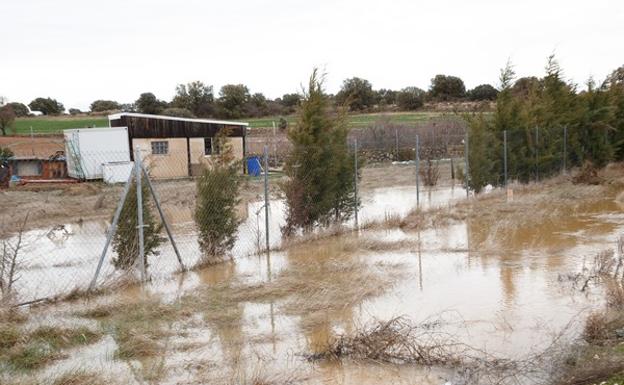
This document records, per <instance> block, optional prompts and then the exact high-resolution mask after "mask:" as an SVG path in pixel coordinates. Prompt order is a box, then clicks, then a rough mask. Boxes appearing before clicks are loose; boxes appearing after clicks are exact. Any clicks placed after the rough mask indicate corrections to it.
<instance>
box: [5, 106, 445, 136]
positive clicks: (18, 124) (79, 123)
mask: <svg viewBox="0 0 624 385" xmlns="http://www.w3.org/2000/svg"><path fill="white" fill-rule="evenodd" d="M440 115H442V113H439V112H399V113H385V114H380V113H376V114H357V115H350V116H349V125H350V126H351V127H356V128H360V127H366V126H370V125H371V124H372V123H374V122H375V121H378V120H381V119H384V120H385V119H387V120H388V121H390V122H392V123H402V124H415V123H419V122H424V121H427V120H429V119H431V118H434V117H437V116H440ZM279 118H280V117H279V116H271V117H264V118H251V119H239V120H240V121H243V122H248V123H249V127H251V128H261V127H273V122H275V124H276V125H277V124H278V123H279ZM295 119H296V118H295V116H294V115H291V116H287V117H286V120H287V121H288V123H289V124H290V125H292V124H294V123H295ZM107 126H108V119H107V118H106V117H101V116H94V117H78V118H73V117H36V118H21V119H17V120H16V121H15V123H14V129H15V132H16V133H17V134H18V135H29V134H30V132H31V128H32V132H33V133H34V134H54V133H60V132H61V131H62V130H65V129H68V128H85V127H107Z"/></svg>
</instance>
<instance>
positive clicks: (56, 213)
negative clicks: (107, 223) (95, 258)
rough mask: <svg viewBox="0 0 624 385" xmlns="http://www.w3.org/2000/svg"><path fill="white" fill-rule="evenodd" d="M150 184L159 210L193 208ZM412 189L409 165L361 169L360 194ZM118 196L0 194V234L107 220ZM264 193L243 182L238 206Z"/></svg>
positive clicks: (114, 192)
mask: <svg viewBox="0 0 624 385" xmlns="http://www.w3.org/2000/svg"><path fill="white" fill-rule="evenodd" d="M439 170H440V180H439V185H448V184H450V183H451V179H450V165H449V163H443V162H442V163H440V166H439ZM281 178H283V174H280V173H276V174H274V175H270V181H269V184H270V191H271V195H272V196H279V191H280V190H279V181H280V180H281ZM154 184H155V187H156V190H157V192H158V194H159V197H160V200H161V202H162V205H163V207H165V208H167V207H172V208H174V209H175V207H186V208H193V207H194V200H195V181H194V180H192V179H180V180H170V181H155V183H154ZM414 184H415V167H414V165H413V164H405V165H391V164H377V165H370V166H367V167H364V168H363V169H362V179H361V181H360V184H359V188H360V189H361V191H362V193H363V194H365V193H366V192H367V191H370V190H372V189H376V188H383V187H392V186H407V185H414ZM423 188H424V187H423ZM121 192H122V187H121V186H120V185H108V184H105V183H102V182H85V183H78V184H45V185H35V184H32V185H25V186H17V187H13V188H10V189H5V190H0V218H1V219H2V220H1V221H0V234H3V233H7V232H13V231H15V229H16V228H17V227H18V226H19V224H20V223H22V222H23V220H24V217H25V216H26V215H27V214H28V222H27V224H26V230H28V229H34V228H39V227H48V226H55V225H60V224H64V223H70V222H79V221H88V220H99V219H104V220H110V219H111V218H112V216H113V214H114V211H115V208H116V205H117V202H118V199H119V196H120V195H121ZM263 194H264V184H263V179H262V178H249V177H246V178H245V182H244V183H243V185H242V187H241V204H246V203H248V202H253V201H258V200H261V199H263Z"/></svg>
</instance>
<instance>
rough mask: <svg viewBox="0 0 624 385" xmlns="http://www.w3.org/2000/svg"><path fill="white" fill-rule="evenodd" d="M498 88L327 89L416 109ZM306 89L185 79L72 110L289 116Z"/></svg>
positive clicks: (49, 109) (346, 100)
mask: <svg viewBox="0 0 624 385" xmlns="http://www.w3.org/2000/svg"><path fill="white" fill-rule="evenodd" d="M497 93H498V91H497V90H496V89H495V88H494V87H493V86H491V85H489V84H482V85H479V86H477V87H475V88H474V89H472V90H468V91H466V87H465V86H464V82H463V80H461V79H460V78H458V77H456V76H448V75H436V76H435V77H434V78H433V79H431V85H430V87H429V90H428V91H424V90H422V89H420V88H418V87H414V86H410V87H405V88H403V89H400V90H391V89H385V88H382V89H379V90H375V89H373V86H372V84H371V83H370V82H369V81H368V80H366V79H362V78H359V77H353V78H350V79H346V80H344V82H343V84H342V87H341V89H340V91H339V92H338V93H337V94H336V95H327V97H328V103H329V104H330V105H334V106H336V105H339V106H347V107H348V110H349V111H352V112H366V111H414V110H418V109H419V108H422V107H423V105H424V103H425V102H445V101H465V100H470V101H488V100H494V99H496V95H497ZM301 99H302V95H301V94H298V93H289V94H284V95H283V96H282V97H279V98H276V99H269V98H267V97H266V96H265V95H264V94H262V93H260V92H256V93H252V92H251V91H250V90H249V88H248V87H247V86H246V85H244V84H226V85H224V86H223V87H221V88H220V90H219V92H218V94H215V92H214V90H213V87H212V86H211V85H207V84H205V83H203V82H201V81H194V82H190V83H188V84H179V85H178V86H177V87H176V89H175V96H174V97H173V99H172V100H171V101H166V100H161V99H159V98H157V97H156V95H154V93H152V92H144V93H142V94H141V95H139V97H138V99H137V100H135V101H134V102H133V103H120V102H117V101H114V100H105V99H98V100H95V101H93V103H91V105H90V108H89V111H85V112H83V111H81V110H79V109H77V108H70V109H69V110H67V112H68V113H69V114H71V115H78V114H82V113H96V114H97V113H107V112H111V111H124V112H140V113H146V114H164V115H170V116H179V117H189V118H193V117H198V118H221V119H240V118H249V117H262V116H280V115H282V116H284V115H291V114H293V113H294V112H295V110H296V109H297V107H298V106H299V104H300V103H301ZM6 105H7V106H10V108H11V109H12V111H13V113H14V114H15V117H17V118H19V117H25V116H29V115H30V114H31V113H33V112H34V111H37V112H39V113H41V114H43V115H59V114H63V113H65V107H64V106H63V104H62V103H60V102H59V101H57V100H56V99H53V98H50V97H46V98H43V97H39V98H36V99H34V100H33V101H31V102H30V103H29V104H28V105H25V104H22V103H17V102H14V103H8V104H6Z"/></svg>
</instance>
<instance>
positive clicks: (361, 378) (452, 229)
mask: <svg viewBox="0 0 624 385" xmlns="http://www.w3.org/2000/svg"><path fill="white" fill-rule="evenodd" d="M413 193H414V191H413V189H408V188H389V189H380V190H375V191H373V192H372V193H371V194H370V195H367V196H365V197H363V208H362V211H361V218H362V219H365V220H375V219H382V218H383V217H384V216H385V215H386V214H387V213H389V212H395V213H397V214H405V213H406V212H407V211H408V210H409V209H411V208H413V205H414V203H415V194H413ZM462 196H465V191H463V190H461V189H455V190H451V189H443V190H439V191H433V192H432V194H431V198H427V197H426V195H425V198H424V199H423V197H422V196H421V204H423V205H430V206H431V207H433V206H435V205H445V204H448V203H449V201H451V200H454V199H461V197H462ZM261 208H262V204H261V203H254V204H251V205H250V206H249V208H248V209H249V213H255V212H263V210H261ZM281 208H282V207H281V203H280V202H278V201H275V202H271V212H272V214H273V216H272V218H273V220H272V222H271V233H270V236H271V239H272V240H273V242H279V223H280V220H281V219H279V218H280V217H279V214H278V213H279V212H281ZM259 216H260V215H258V217H259ZM275 217H277V218H278V219H275ZM257 220H259V223H263V222H264V218H263V217H262V218H260V219H258V218H256V216H255V214H250V215H249V216H248V218H247V220H246V222H245V223H244V224H243V225H242V226H248V227H253V226H254V225H255V223H257V222H256V221H257ZM176 226H177V227H182V226H184V224H180V223H176ZM242 228H244V227H242ZM82 229H84V231H82ZM104 230H105V224H96V223H90V224H83V227H81V228H78V229H73V234H72V235H71V236H69V237H68V238H67V239H66V240H65V243H64V244H63V245H57V244H54V243H52V244H50V242H51V241H50V240H49V238H47V237H42V236H41V235H40V234H39V235H38V237H39V238H38V239H39V240H40V241H41V242H42V245H46V246H45V247H47V248H46V249H45V251H44V252H42V255H47V256H48V258H49V259H53V258H56V256H63V255H64V254H63V250H64V249H72V248H75V247H78V246H77V245H82V246H81V247H84V245H86V244H89V243H90V244H91V247H93V248H99V245H100V244H101V242H103V241H102V239H103V238H101V237H100V238H98V239H96V240H95V239H92V237H93V236H92V235H91V234H92V233H93V232H97V231H101V232H102V234H103V232H104ZM623 230H624V211H623V210H622V207H621V206H619V205H618V204H617V203H616V202H615V199H614V197H613V196H607V197H604V198H602V199H599V200H595V201H592V202H591V203H588V204H587V205H585V206H584V207H582V210H577V212H575V213H574V215H570V216H569V217H565V216H563V217H557V218H556V219H552V220H548V221H542V222H540V223H538V224H537V225H531V226H524V225H523V224H519V225H518V226H516V227H515V228H514V227H513V226H511V227H510V226H507V227H504V228H501V227H500V224H499V223H498V222H496V223H492V222H488V221H487V220H485V219H480V218H476V219H471V220H468V221H465V222H457V223H455V224H453V225H451V226H448V227H444V228H440V229H428V230H424V231H420V232H404V231H402V230H398V229H392V230H366V231H361V232H360V233H359V234H353V233H350V234H345V235H342V236H338V237H332V238H329V239H324V240H319V241H315V242H312V243H306V244H302V245H295V246H292V247H290V248H288V249H287V250H284V251H279V252H272V253H270V255H267V254H264V253H263V254H260V255H250V256H248V257H241V258H238V259H236V261H235V262H233V263H224V264H220V265H216V266H213V267H208V268H205V269H203V270H199V271H195V272H191V273H187V274H184V275H177V276H175V277H173V278H171V276H170V275H169V276H166V275H165V274H160V275H158V276H155V277H156V279H154V281H153V282H151V283H150V284H149V285H146V286H144V287H143V288H134V289H130V290H127V291H125V292H122V293H119V294H116V295H115V296H116V297H117V298H126V299H128V298H129V299H134V300H136V299H137V298H142V297H143V296H156V297H159V298H162V299H163V300H164V301H169V302H171V301H175V300H176V298H179V297H180V296H183V295H185V294H189V293H191V294H192V293H198V292H199V290H201V289H202V288H205V287H213V286H215V285H223V284H228V283H231V284H233V285H234V284H240V283H244V284H248V285H261V284H268V283H271V282H273V281H275V280H278V281H279V280H280V277H282V276H283V275H284V274H287V273H288V272H289V271H291V270H293V269H295V268H296V267H297V266H299V267H300V266H302V265H304V266H305V265H306V264H307V265H309V266H324V265H326V266H327V267H328V269H331V266H333V265H332V264H334V263H335V262H336V261H342V262H345V261H346V262H350V263H354V264H365V265H366V266H368V267H370V269H371V270H374V269H376V267H377V266H380V264H382V265H383V264H385V265H391V266H397V267H398V268H399V270H400V272H401V274H400V275H397V276H396V278H393V279H392V284H390V285H387V289H386V290H385V291H383V292H382V293H379V294H377V295H370V296H366V297H364V298H361V299H359V300H356V301H351V302H349V303H345V304H344V305H343V306H338V307H332V308H330V309H315V310H309V311H308V310H306V309H305V308H302V309H300V310H299V311H297V309H295V310H293V309H292V306H290V307H289V303H292V302H293V301H295V303H296V302H297V301H302V303H303V301H305V300H308V299H309V298H308V297H309V296H310V295H311V293H309V292H299V291H293V292H292V293H291V294H290V297H289V298H276V299H274V300H269V301H267V300H262V301H260V300H258V301H254V300H249V301H241V302H239V303H236V304H233V305H232V306H234V307H235V310H236V312H235V314H236V319H235V320H234V321H233V322H231V323H227V324H223V323H216V322H202V321H201V319H202V317H201V316H199V320H200V321H198V322H196V323H194V324H193V325H191V326H188V327H186V328H185V329H184V335H183V336H178V337H175V338H174V339H175V341H173V342H172V343H171V345H172V346H174V345H175V343H176V342H178V343H184V342H193V343H194V344H195V345H194V346H193V347H192V348H190V349H184V350H180V349H178V350H176V349H174V348H171V349H170V350H169V351H168V352H167V353H166V354H165V355H163V356H158V357H152V358H150V359H145V360H135V361H128V362H124V361H119V360H116V359H115V358H114V351H115V349H116V343H115V341H114V339H113V338H111V337H107V338H105V339H104V340H102V341H101V342H100V343H98V344H96V345H93V346H90V347H87V348H85V349H81V350H77V351H75V352H74V353H72V355H71V357H70V358H69V359H67V360H65V361H62V362H60V363H59V364H58V365H57V366H54V367H53V368H50V369H48V371H52V370H55V371H57V372H58V371H60V370H62V368H76V367H83V366H86V367H88V368H95V369H97V370H100V371H102V372H103V373H109V374H111V373H114V375H115V376H116V377H117V376H120V377H118V378H126V381H127V382H128V383H142V382H144V381H145V380H146V379H147V378H148V377H149V375H150V373H152V372H153V371H154V370H155V368H164V370H165V373H164V374H163V375H162V377H161V378H160V379H159V381H158V383H167V384H182V383H205V382H211V383H235V382H236V381H238V382H239V383H251V380H250V379H251V378H253V377H254V376H256V375H260V376H261V378H268V379H272V378H274V379H276V380H278V381H279V379H282V380H283V379H285V378H286V379H293V380H294V381H295V382H299V381H302V382H306V383H312V384H375V383H396V384H403V383H405V384H407V383H412V384H413V383H418V384H440V385H441V384H445V383H447V381H450V382H451V383H455V382H454V381H455V380H456V378H457V373H455V372H454V371H453V370H450V369H448V368H447V369H445V368H433V367H422V366H417V365H398V366H397V365H383V364H379V363H366V362H360V363H356V362H351V361H348V360H347V361H344V362H308V361H306V360H305V359H304V358H303V357H302V354H305V353H313V352H317V351H318V350H319V349H321V348H322V347H323V346H325V344H326V342H327V341H328V340H331V339H332V338H333V337H336V336H338V335H340V334H343V333H347V334H348V333H352V332H354V331H356V330H358V329H360V328H361V327H363V326H364V325H369V324H371V323H372V322H374V321H375V320H388V319H391V318H393V317H397V316H404V317H406V318H407V319H410V320H412V321H413V322H414V323H420V322H431V321H432V320H435V321H438V322H437V323H436V324H437V325H438V327H439V328H440V330H441V331H443V332H445V333H449V334H450V335H452V336H453V338H455V339H457V340H458V341H460V342H462V343H465V344H468V345H470V346H471V347H474V348H475V349H479V350H483V351H486V352H487V353H488V354H491V355H493V356H496V357H500V358H517V359H520V358H524V357H526V356H529V355H531V354H535V353H537V352H540V351H542V350H543V349H545V348H547V347H548V346H549V345H550V343H551V342H552V341H553V336H554V335H556V334H557V333H559V332H561V331H562V330H564V329H566V328H571V331H572V332H578V328H579V327H580V326H581V325H582V324H581V322H580V320H582V319H583V318H584V317H585V316H586V315H587V314H588V312H590V311H591V310H592V309H594V308H596V307H599V306H601V305H602V302H601V300H600V298H601V296H600V295H599V293H588V294H580V293H578V291H575V290H573V289H571V288H570V287H569V285H566V283H565V282H563V283H562V282H561V279H560V277H561V276H562V275H565V274H566V273H574V272H578V271H579V270H580V269H581V267H582V266H583V265H584V264H585V263H586V262H587V261H589V260H590V259H591V258H592V257H593V256H594V255H595V254H596V252H598V251H600V250H603V249H605V248H613V247H614V245H615V243H616V239H617V237H618V236H619V235H620V234H621V233H622V231H623ZM82 234H86V235H84V236H83V235H82ZM35 235H36V233H33V234H29V237H30V236H35ZM187 236H188V237H189V238H188V239H189V240H186V241H184V240H181V241H179V242H180V244H181V245H182V246H181V249H183V255H185V253H186V252H187V250H191V247H192V246H191V245H190V244H191V243H194V242H193V241H192V234H190V233H189V235H187ZM262 236H263V235H262ZM46 239H48V240H46ZM179 239H184V238H182V237H181V238H179ZM358 239H360V240H366V241H367V242H379V244H381V245H383V244H386V245H388V247H387V248H386V249H387V250H386V251H378V250H384V247H378V248H375V249H370V250H362V249H358V248H349V247H345V244H349V243H350V242H357V241H358ZM72 242H73V243H72ZM241 242H243V240H242V238H241V239H239V243H238V244H237V247H239V248H241V249H240V250H245V247H248V246H247V243H251V244H252V245H253V243H254V240H253V239H248V240H247V241H246V243H241ZM399 242H406V243H405V246H404V247H399V248H396V247H391V246H392V245H393V244H397V243H399ZM70 245H73V246H70ZM42 247H43V246H42ZM252 250H253V249H250V251H249V253H248V254H253V252H252ZM169 252H170V251H169ZM164 255H165V254H164V253H163V256H164ZM169 258H170V259H171V260H174V258H171V255H169ZM59 259H60V260H61V261H63V263H62V264H61V265H60V266H55V264H54V263H53V262H48V264H47V265H43V264H42V262H41V261H39V262H38V263H37V264H33V265H31V266H30V269H31V270H37V269H49V268H52V269H56V270H54V271H55V272H56V276H57V277H58V279H64V278H63V275H64V274H67V273H68V272H71V273H72V274H73V276H72V277H73V279H78V278H77V277H82V278H81V279H86V280H87V281H88V279H90V274H91V272H92V270H93V266H94V265H93V263H94V261H95V260H96V259H97V257H95V258H94V259H92V260H90V261H85V262H84V263H83V264H84V267H80V268H77V267H76V266H72V265H67V266H66V263H67V261H66V259H63V258H61V257H59ZM81 266H82V265H81ZM163 266H168V268H169V269H170V271H171V270H173V269H174V268H175V263H170V264H164V263H161V264H156V263H154V266H153V267H152V269H154V268H156V267H158V268H160V269H165V268H164V267H163ZM64 269H67V270H64ZM82 269H84V272H83V273H84V277H83V276H82V275H81V274H83V273H81V271H82ZM27 274H28V273H25V276H27ZM298 274H300V278H301V280H303V281H305V280H312V279H316V278H318V277H317V276H314V275H312V272H310V273H309V274H310V275H309V276H306V272H305V269H304V270H303V272H302V271H298ZM381 274H383V273H381ZM351 277H352V276H351V275H348V276H345V277H344V280H341V277H340V276H338V277H336V280H337V282H338V283H337V284H338V285H344V290H345V292H346V291H349V290H350V289H352V287H351V286H352V282H350V281H349V279H350V278H351ZM58 287H59V288H62V285H60V284H59V286H58ZM70 319H71V320H74V318H72V317H70ZM233 380H234V381H233Z"/></svg>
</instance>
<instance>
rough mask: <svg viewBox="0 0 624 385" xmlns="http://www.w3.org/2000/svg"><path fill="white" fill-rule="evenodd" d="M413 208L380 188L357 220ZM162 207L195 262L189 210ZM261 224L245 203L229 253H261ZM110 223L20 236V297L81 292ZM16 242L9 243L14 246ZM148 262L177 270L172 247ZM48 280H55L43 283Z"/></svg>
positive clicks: (397, 191)
mask: <svg viewBox="0 0 624 385" xmlns="http://www.w3.org/2000/svg"><path fill="white" fill-rule="evenodd" d="M465 194H466V193H465V190H464V189H463V188H461V187H442V188H436V189H428V190H425V191H424V192H422V193H421V197H420V200H421V202H420V207H421V208H423V209H427V208H435V207H439V206H441V205H449V204H451V203H452V202H455V201H457V200H459V199H463V198H465ZM269 204H270V215H269V218H270V221H269V233H270V237H269V238H270V242H271V247H272V248H279V247H281V243H282V235H281V231H280V229H281V227H282V226H283V225H284V223H285V217H284V212H285V207H284V203H283V201H281V200H271V201H270V202H269ZM414 207H416V189H415V188H414V187H413V186H399V187H388V188H379V189H374V190H372V191H370V192H367V193H365V194H364V196H363V197H362V208H361V209H360V213H359V216H360V218H361V219H360V220H361V223H366V222H372V221H380V220H383V219H384V218H385V217H386V216H388V215H397V216H405V215H406V214H407V213H408V212H410V211H411V210H412V209H413V208H414ZM165 209H166V211H167V216H168V217H169V218H170V220H171V224H172V227H173V229H174V235H175V238H174V239H175V241H176V244H177V246H178V247H179V250H180V253H181V255H182V258H183V261H184V263H185V265H186V266H193V265H195V264H197V263H198V262H199V261H198V259H199V256H200V255H201V252H200V250H199V246H198V243H197V234H196V230H195V225H194V222H193V215H192V211H191V210H190V209H189V208H178V209H177V210H173V207H165ZM167 209H168V210H167ZM264 224H265V210H264V202H263V201H258V202H252V203H248V204H247V206H246V209H245V220H244V221H243V223H241V225H240V228H239V231H238V237H237V241H236V244H235V246H234V248H233V250H232V255H233V256H236V257H239V256H249V255H253V254H256V253H257V251H258V250H262V248H263V247H264V245H265V230H264ZM109 225H110V223H109V222H107V221H83V222H78V223H66V224H62V225H56V226H54V227H53V228H45V229H37V230H30V231H27V232H25V233H24V234H23V235H22V244H23V247H22V250H21V254H22V255H24V261H23V265H22V274H21V278H20V280H19V282H18V283H17V285H16V290H17V292H18V294H19V295H20V299H21V300H22V301H31V300H36V299H39V298H45V297H54V296H57V295H62V294H66V293H67V292H69V291H71V290H73V289H85V288H86V287H87V286H88V285H89V283H90V281H91V279H92V278H93V274H94V271H95V267H96V266H97V263H98V260H99V258H100V256H101V250H102V248H103V246H104V243H105V241H106V232H107V230H108V226H109ZM352 225H353V224H352V223H351V226H352ZM16 238H17V237H13V238H12V239H10V240H9V241H10V242H11V243H12V244H15V243H16V242H17V239H16ZM107 258H108V259H107V263H105V264H104V274H103V276H104V277H103V281H106V280H107V279H109V280H110V279H113V278H114V277H115V275H116V274H115V271H114V269H113V268H112V266H110V263H109V262H108V261H110V258H111V253H110V252H109V253H108V254H107ZM150 263H151V265H152V269H150V275H151V277H152V279H155V280H160V279H163V278H167V277H170V276H171V274H173V273H175V272H176V271H177V270H179V269H180V266H179V264H178V262H177V259H176V257H175V253H174V250H173V248H172V246H171V244H166V245H165V246H164V247H163V248H162V250H160V252H159V255H158V256H156V257H154V258H152V259H151V261H150ZM50 276H52V277H55V279H53V280H51V279H48V278H49V277H50Z"/></svg>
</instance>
